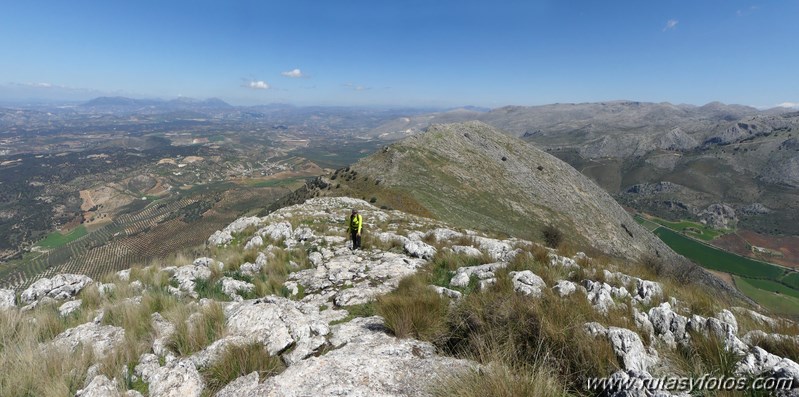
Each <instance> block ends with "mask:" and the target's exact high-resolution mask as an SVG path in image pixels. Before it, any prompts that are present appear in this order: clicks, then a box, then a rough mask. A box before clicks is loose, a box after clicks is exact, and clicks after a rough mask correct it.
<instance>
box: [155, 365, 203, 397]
mask: <svg viewBox="0 0 799 397" xmlns="http://www.w3.org/2000/svg"><path fill="white" fill-rule="evenodd" d="M149 380H150V387H149V389H150V397H199V396H200V395H201V394H202V391H203V389H204V388H205V382H204V381H203V378H202V376H200V373H199V372H197V368H195V367H194V364H193V363H192V362H191V361H190V360H181V361H176V362H174V363H173V364H172V365H169V364H167V365H166V366H164V367H161V368H158V369H157V370H156V371H155V373H153V374H152V375H151V376H150V378H149Z"/></svg>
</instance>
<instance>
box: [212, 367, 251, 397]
mask: <svg viewBox="0 0 799 397" xmlns="http://www.w3.org/2000/svg"><path fill="white" fill-rule="evenodd" d="M258 388H259V384H258V372H253V373H251V374H249V375H245V376H241V377H239V378H237V379H235V380H233V381H232V382H230V383H228V384H227V386H225V387H224V388H222V390H220V391H219V392H218V393H216V397H261V396H262V394H258Z"/></svg>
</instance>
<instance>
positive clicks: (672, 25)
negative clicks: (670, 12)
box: [663, 19, 680, 32]
mask: <svg viewBox="0 0 799 397" xmlns="http://www.w3.org/2000/svg"><path fill="white" fill-rule="evenodd" d="M678 23H680V21H678V20H676V19H669V20H668V21H666V26H665V27H664V28H663V31H664V32H665V31H667V30H671V29H674V28H675V27H677V24H678Z"/></svg>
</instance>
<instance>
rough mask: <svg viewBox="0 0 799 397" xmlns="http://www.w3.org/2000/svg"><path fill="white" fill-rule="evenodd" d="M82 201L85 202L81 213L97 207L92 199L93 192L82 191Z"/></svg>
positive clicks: (81, 206) (82, 204) (81, 207)
mask: <svg viewBox="0 0 799 397" xmlns="http://www.w3.org/2000/svg"><path fill="white" fill-rule="evenodd" d="M80 199H81V200H83V202H82V203H81V205H80V210H81V211H88V210H89V209H91V208H92V207H94V206H95V204H94V200H93V199H92V192H90V191H88V190H81V191H80Z"/></svg>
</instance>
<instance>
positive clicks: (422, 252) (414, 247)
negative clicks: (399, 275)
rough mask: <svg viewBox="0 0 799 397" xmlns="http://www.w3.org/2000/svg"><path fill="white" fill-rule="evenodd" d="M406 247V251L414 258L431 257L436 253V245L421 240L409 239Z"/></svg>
mask: <svg viewBox="0 0 799 397" xmlns="http://www.w3.org/2000/svg"><path fill="white" fill-rule="evenodd" d="M404 248H405V252H407V253H408V255H410V256H412V257H414V258H422V259H431V258H433V256H434V255H435V254H436V249H435V247H433V246H431V245H429V244H426V243H424V242H421V241H413V240H409V241H408V242H406V243H405V246H404Z"/></svg>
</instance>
